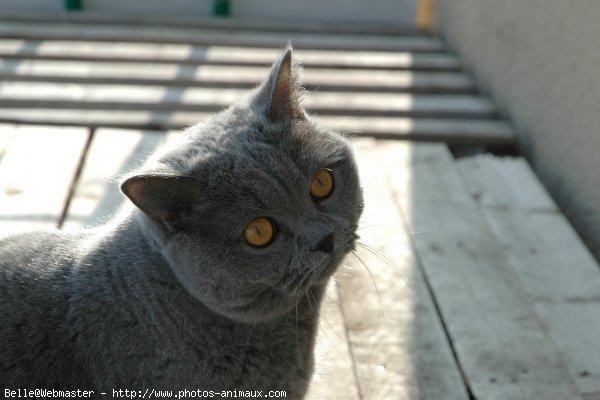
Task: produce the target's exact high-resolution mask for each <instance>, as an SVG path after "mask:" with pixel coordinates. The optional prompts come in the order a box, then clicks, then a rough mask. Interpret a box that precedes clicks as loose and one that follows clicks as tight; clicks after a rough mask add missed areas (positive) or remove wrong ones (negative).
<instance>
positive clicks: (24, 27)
mask: <svg viewBox="0 0 600 400" xmlns="http://www.w3.org/2000/svg"><path fill="white" fill-rule="evenodd" d="M0 36H1V37H4V38H7V39H39V40H76V41H82V40H86V41H87V40H92V41H117V42H143V43H175V44H196V45H217V46H236V47H237V46H255V47H273V48H280V49H281V48H284V47H285V46H286V45H287V43H288V41H289V40H290V39H292V41H293V44H294V47H296V48H298V49H300V48H303V49H306V48H308V49H330V50H369V51H374V50H389V51H415V52H439V51H442V50H443V48H444V45H443V44H442V42H441V41H440V40H438V39H435V38H431V37H424V36H399V37H389V36H384V35H372V34H363V35H334V34H314V33H297V34H294V35H292V36H287V37H285V36H282V35H280V34H278V33H271V32H258V31H234V30H218V29H211V30H208V29H193V28H181V29H176V28H169V29H168V30H160V32H157V31H156V29H153V28H150V27H139V26H138V27H136V26H126V25H123V26H119V25H115V26H105V25H98V24H86V25H85V26H83V27H82V26H76V25H57V24H52V23H43V22H40V23H36V24H34V25H32V24H29V23H22V22H3V23H2V24H0Z"/></svg>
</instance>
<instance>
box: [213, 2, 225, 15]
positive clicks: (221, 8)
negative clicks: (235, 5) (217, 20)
mask: <svg viewBox="0 0 600 400" xmlns="http://www.w3.org/2000/svg"><path fill="white" fill-rule="evenodd" d="M214 1H215V8H214V14H215V16H217V17H228V16H229V0H214Z"/></svg>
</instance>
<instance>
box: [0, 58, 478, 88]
mask: <svg viewBox="0 0 600 400" xmlns="http://www.w3.org/2000/svg"><path fill="white" fill-rule="evenodd" d="M275 59H276V57H275V58H273V59H272V60H275ZM268 71H269V70H268V68H265V67H253V66H216V65H202V66H198V65H181V64H158V65H157V64H154V63H106V62H82V61H77V62H68V61H45V60H21V59H17V60H14V59H13V60H0V78H1V79H2V80H5V81H14V82H54V83H73V84H75V83H77V84H103V85H143V86H148V85H151V86H167V87H170V86H175V87H180V88H181V87H183V88H191V87H210V88H224V87H225V88H227V87H229V88H245V89H247V88H253V87H255V86H257V85H258V84H259V83H260V82H262V81H263V80H264V79H265V77H266V76H267V75H268ZM302 75H303V76H302V83H303V84H304V85H305V86H306V88H307V89H308V90H316V89H318V90H319V91H336V90H337V91H362V92H388V93H402V92H411V93H447V94H453V93H454V94H457V93H475V92H476V90H477V88H476V85H475V82H474V81H473V80H472V79H471V78H470V77H469V76H468V75H467V74H465V73H461V72H418V71H392V70H376V69H375V70H353V69H348V68H346V69H339V68H338V69H335V68H318V69H317V68H311V69H307V70H305V71H304V73H303V74H302Z"/></svg>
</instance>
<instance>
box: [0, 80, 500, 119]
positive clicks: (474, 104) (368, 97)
mask: <svg viewBox="0 0 600 400" xmlns="http://www.w3.org/2000/svg"><path fill="white" fill-rule="evenodd" d="M247 95H248V91H247V90H239V89H206V88H193V89H182V88H165V87H154V86H120V85H119V86H103V85H64V84H46V83H29V82H28V83H24V82H4V83H0V105H3V106H4V107H14V105H17V106H19V107H25V106H28V105H29V106H31V107H32V108H34V107H36V106H38V107H40V106H44V105H46V106H47V107H49V108H101V109H102V108H104V109H133V110H180V111H193V110H198V111H216V110H220V109H223V108H226V107H228V106H230V105H231V104H233V103H235V102H237V101H239V100H240V99H243V98H245V97H246V96H247ZM23 101H26V102H23ZM63 103H64V104H63ZM86 103H89V105H88V106H86V105H85V104H86ZM302 103H303V105H304V107H306V109H307V110H308V111H309V112H310V111H313V112H315V113H317V114H341V115H353V114H359V115H368V114H374V115H399V116H404V115H408V116H418V117H431V118H436V117H438V118H444V117H447V118H453V117H455V118H456V117H460V118H486V117H492V116H494V115H495V114H496V109H495V106H494V104H493V103H492V102H491V101H490V100H488V99H486V98H484V97H480V96H450V95H447V96H432V95H410V94H392V93H344V92H318V91H317V92H313V93H310V94H308V95H307V96H306V97H305V99H304V100H303V102H302ZM92 104H93V105H92Z"/></svg>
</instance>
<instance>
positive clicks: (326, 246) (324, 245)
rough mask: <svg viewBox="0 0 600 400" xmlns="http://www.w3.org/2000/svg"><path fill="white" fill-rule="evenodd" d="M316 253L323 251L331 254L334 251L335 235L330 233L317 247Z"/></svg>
mask: <svg viewBox="0 0 600 400" xmlns="http://www.w3.org/2000/svg"><path fill="white" fill-rule="evenodd" d="M313 250H314V251H323V252H325V253H331V252H332V251H333V233H328V234H326V235H325V236H323V238H322V239H321V240H319V243H317V245H316V246H315V248H314V249H313Z"/></svg>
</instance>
